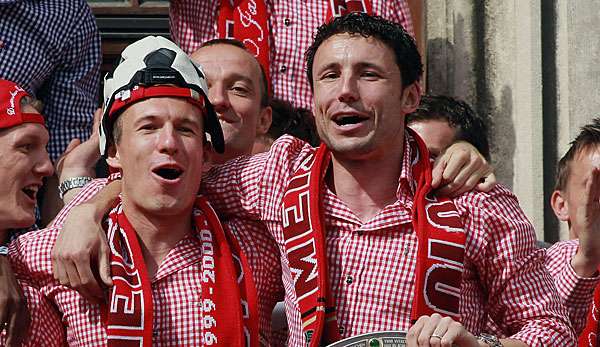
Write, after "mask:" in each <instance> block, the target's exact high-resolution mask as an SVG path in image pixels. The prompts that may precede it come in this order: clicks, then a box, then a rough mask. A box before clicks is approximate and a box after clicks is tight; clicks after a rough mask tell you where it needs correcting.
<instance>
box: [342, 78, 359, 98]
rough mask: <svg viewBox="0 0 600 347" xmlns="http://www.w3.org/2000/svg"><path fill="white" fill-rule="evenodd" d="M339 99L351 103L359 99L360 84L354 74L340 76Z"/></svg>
mask: <svg viewBox="0 0 600 347" xmlns="http://www.w3.org/2000/svg"><path fill="white" fill-rule="evenodd" d="M339 88H340V89H339V94H338V100H339V101H341V102H343V103H346V104H350V103H352V102H354V101H356V100H358V98H359V96H358V85H357V81H356V79H355V78H353V77H352V76H342V77H340V86H339Z"/></svg>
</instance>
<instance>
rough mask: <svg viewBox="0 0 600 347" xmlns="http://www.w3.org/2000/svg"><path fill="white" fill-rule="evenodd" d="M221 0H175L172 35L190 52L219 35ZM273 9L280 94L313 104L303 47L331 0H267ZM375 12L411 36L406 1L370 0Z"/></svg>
mask: <svg viewBox="0 0 600 347" xmlns="http://www.w3.org/2000/svg"><path fill="white" fill-rule="evenodd" d="M219 3H220V1H206V0H171V5H170V10H169V11H170V19H171V37H172V38H173V40H174V41H175V42H177V43H178V44H179V46H180V47H181V48H182V49H183V50H184V51H185V52H187V53H192V52H194V51H196V50H197V49H198V48H200V45H201V44H202V43H203V42H205V41H208V40H211V39H215V38H217V37H218V34H217V19H218V18H219ZM265 3H266V5H267V11H268V12H269V17H268V21H269V28H270V31H269V42H270V50H271V54H270V56H271V58H270V64H271V67H270V74H271V81H272V83H273V94H274V96H275V97H276V98H280V99H283V100H287V101H290V102H292V104H293V105H294V106H296V107H303V108H306V109H309V110H310V109H312V93H311V91H310V87H309V85H308V82H307V79H306V72H305V71H306V65H305V62H304V52H305V51H306V49H307V48H308V46H309V45H310V44H311V43H312V40H313V35H314V33H315V31H316V29H317V28H318V27H319V26H320V25H321V24H323V23H324V22H325V17H326V16H327V9H328V6H329V1H326V0H302V1H298V0H271V1H269V0H266V1H265ZM371 3H372V4H373V13H374V14H376V15H380V16H382V17H384V18H387V19H389V20H391V21H394V22H397V23H400V24H402V26H404V28H405V29H406V30H407V31H408V32H409V33H410V34H411V35H412V34H413V26H412V22H411V18H410V10H409V8H408V4H407V2H406V0H386V1H384V0H371Z"/></svg>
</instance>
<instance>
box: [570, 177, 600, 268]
mask: <svg viewBox="0 0 600 347" xmlns="http://www.w3.org/2000/svg"><path fill="white" fill-rule="evenodd" d="M584 183H585V189H584V190H583V195H582V196H581V197H580V199H581V202H582V203H581V205H579V206H578V207H577V209H575V208H576V206H570V209H571V211H572V212H574V213H572V214H571V215H570V216H571V219H570V221H571V230H572V232H573V233H574V234H575V235H578V236H579V248H578V250H577V253H576V254H575V256H573V259H572V260H571V265H572V266H573V269H574V270H575V271H576V272H577V273H578V274H579V275H580V276H585V277H591V276H593V275H594V274H595V273H596V272H597V269H598V266H599V265H600V168H598V167H592V168H591V170H590V172H589V173H588V175H587V176H586V177H585V179H584Z"/></svg>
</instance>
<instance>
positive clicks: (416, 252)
mask: <svg viewBox="0 0 600 347" xmlns="http://www.w3.org/2000/svg"><path fill="white" fill-rule="evenodd" d="M307 61H308V70H307V71H308V74H309V82H310V83H311V85H312V88H313V92H314V105H315V107H314V111H315V120H316V125H317V130H318V132H319V136H320V138H321V140H322V141H323V142H324V145H322V146H321V147H320V148H319V149H318V150H317V149H314V148H312V147H310V146H308V145H306V144H304V143H302V142H300V141H298V140H295V139H292V138H289V137H283V138H282V139H280V140H278V141H276V142H275V144H274V145H273V147H272V148H271V151H270V152H269V153H268V154H267V155H265V156H262V157H258V158H259V160H256V159H255V161H251V160H238V161H236V162H234V163H228V164H226V165H224V166H222V167H217V168H215V169H214V170H213V171H212V172H211V173H209V176H208V177H207V178H205V179H204V180H203V188H204V189H205V191H206V192H207V194H209V196H211V198H214V199H215V206H216V208H217V209H218V210H219V211H221V213H224V214H225V216H227V215H242V216H243V215H246V216H248V218H260V219H261V220H263V221H264V222H265V224H266V225H267V226H268V227H269V229H270V230H271V232H272V233H273V235H274V237H275V239H276V241H277V242H278V245H279V247H280V249H281V250H282V252H283V254H285V257H284V260H283V261H284V263H283V265H284V282H285V283H287V285H286V289H287V290H286V308H287V314H288V323H289V327H290V334H291V335H290V341H289V342H290V344H292V345H303V344H305V343H310V344H311V345H317V344H319V343H322V342H323V341H331V340H335V339H337V338H339V337H340V336H342V337H346V336H352V335H356V334H360V333H364V332H369V331H373V330H387V329H401V330H408V329H409V327H410V321H411V318H413V319H417V318H419V320H418V321H417V323H416V325H415V326H413V327H412V328H411V331H410V332H409V343H416V342H417V341H418V343H419V344H423V345H428V344H432V345H439V344H440V343H441V344H450V343H455V344H457V345H465V346H472V345H477V343H478V342H477V341H476V339H475V337H474V336H473V333H474V334H479V333H481V332H483V329H484V328H485V322H486V317H488V316H490V317H492V318H493V319H495V320H496V321H497V322H498V323H499V325H500V326H501V328H502V332H503V334H504V336H506V337H510V338H507V339H503V340H502V343H503V344H504V345H506V346H511V345H513V346H522V345H525V344H528V345H550V344H561V345H570V344H571V343H572V341H573V333H572V331H571V329H570V327H569V325H568V324H569V323H568V319H567V317H566V313H565V311H564V308H563V307H562V306H561V304H560V302H558V300H557V299H556V297H555V295H552V292H553V291H554V289H553V287H552V286H551V279H550V277H549V275H548V273H547V272H546V271H545V269H544V266H543V258H544V257H543V251H536V248H535V244H534V242H533V241H534V233H533V230H532V226H531V224H529V222H527V220H526V218H525V216H524V214H523V213H522V211H521V210H520V208H519V207H518V204H517V202H516V199H515V198H514V196H513V195H512V193H510V192H509V191H508V190H506V189H504V188H502V187H497V188H495V189H493V190H492V191H491V192H489V193H487V194H481V193H474V192H472V193H468V194H465V195H463V196H460V197H458V198H455V199H452V200H451V201H450V202H452V203H453V204H454V205H455V206H456V207H455V208H456V210H455V211H454V212H452V213H451V214H450V212H449V211H446V212H448V216H450V215H453V216H455V217H453V218H457V219H458V220H457V219H454V220H453V221H450V219H452V218H449V219H443V218H442V220H441V221H438V222H441V223H442V224H437V225H444V224H443V223H460V224H452V225H454V227H452V228H450V227H449V228H450V229H449V230H460V231H462V230H463V229H462V227H460V228H459V227H458V226H456V225H461V224H462V225H464V226H465V232H466V235H465V238H466V239H463V240H462V241H460V240H456V239H453V237H454V236H456V235H457V234H453V233H452V235H445V234H443V232H441V231H439V230H438V229H436V227H435V226H432V225H430V224H429V223H431V222H427V219H425V220H423V219H418V220H416V221H415V220H413V219H412V214H413V213H414V212H413V211H414V209H417V210H418V211H420V213H424V212H423V210H422V208H423V209H425V211H428V210H430V209H431V208H433V207H432V206H444V208H446V207H448V206H449V201H447V200H443V199H439V198H438V200H437V201H436V202H435V203H434V204H428V203H427V202H426V201H424V200H420V199H424V196H425V195H424V194H427V188H426V186H424V187H423V186H419V184H418V182H426V181H421V179H422V178H419V177H421V176H420V175H422V174H423V172H427V171H428V169H424V170H425V171H420V168H421V165H422V164H419V163H424V164H423V165H425V164H426V163H428V161H427V160H424V159H421V161H416V160H417V159H418V158H423V156H424V155H425V153H427V152H426V150H425V149H424V148H423V146H422V144H419V142H418V141H417V140H416V139H415V138H413V137H412V136H411V135H410V134H408V135H406V136H404V119H403V118H404V116H405V115H406V114H408V113H411V112H412V111H414V110H415V109H416V107H417V105H418V103H419V99H420V95H419V88H418V87H417V85H416V83H417V80H418V79H419V77H420V74H421V63H420V57H419V54H418V52H417V50H416V47H415V46H414V42H413V41H412V39H410V37H409V36H408V35H407V34H406V32H405V31H403V30H402V29H401V28H400V27H399V26H397V25H395V24H392V23H389V22H387V21H384V20H382V19H380V18H374V17H370V16H366V15H360V14H351V15H348V16H345V17H342V18H339V19H335V20H333V21H332V22H330V23H328V24H326V25H324V26H323V27H321V28H320V29H319V31H318V32H317V35H316V37H315V42H314V43H313V45H312V46H311V48H310V49H309V50H308V53H307ZM417 153H420V155H417ZM415 158H417V159H415ZM415 181H416V182H417V185H416V186H415V185H414V182H415ZM232 182H233V184H232ZM417 216H418V215H417ZM421 218H424V217H421ZM411 221H412V223H411ZM419 221H420V222H419ZM307 223H308V224H307ZM436 223H437V222H436ZM434 224H435V223H434ZM309 226H310V228H309ZM453 228H456V229H453ZM427 230H429V231H431V230H437V231H435V232H434V233H433V235H429V237H427ZM437 232H440V233H442V234H443V235H442V234H439V235H438V234H436V233H437ZM435 235H438V236H437V237H434V236H435ZM444 235H445V236H444ZM446 237H447V238H449V239H452V240H453V241H452V243H453V244H457V245H460V244H461V242H462V244H463V246H456V247H458V248H461V247H464V248H463V249H464V259H461V260H460V261H459V262H456V260H452V261H450V263H452V264H461V268H462V270H460V271H459V275H458V276H456V275H452V276H451V279H446V280H444V281H442V282H441V283H438V284H440V285H442V286H444V287H445V288H447V290H444V291H443V292H444V293H446V294H443V293H441V292H436V291H435V290H434V291H433V292H428V293H429V294H430V295H431V296H428V298H429V299H424V298H423V297H422V295H421V294H419V293H422V292H421V291H420V288H429V287H428V283H429V282H428V280H427V277H422V276H423V274H424V273H426V271H428V270H426V269H428V267H429V269H430V270H431V271H434V269H436V268H438V267H440V266H448V265H443V264H445V263H444V262H445V261H443V260H441V263H436V261H438V260H439V259H438V260H435V261H433V260H432V261H433V263H427V261H425V259H427V256H426V255H425V256H424V258H422V257H423V254H427V251H426V249H425V250H424V253H423V252H422V251H421V250H420V249H419V248H418V247H417V240H418V241H419V242H418V244H428V243H427V241H428V240H429V241H435V240H436V239H437V238H439V242H440V244H448V242H450V241H449V239H446ZM429 245H431V243H429ZM432 247H433V246H432ZM453 247H454V246H453ZM417 259H419V260H417ZM427 264H430V265H427ZM463 264H464V265H463ZM453 266H456V265H453ZM463 266H464V267H463ZM442 278H443V276H442ZM460 278H462V284H461V283H460ZM452 279H454V280H455V279H458V280H459V283H458V285H459V287H460V289H458V290H459V292H460V295H457V293H455V292H454V290H453V289H452V288H453V287H452V286H453V285H449V283H450V282H452ZM415 280H416V281H417V282H416V284H415ZM446 281H450V282H446ZM455 285H457V283H454V286H455ZM433 288H438V287H437V284H436V286H434V287H433ZM484 288H485V289H484ZM448 293H455V294H450V295H448ZM525 293H526V294H525ZM455 295H456V296H455ZM440 297H443V298H446V299H444V300H441V301H440V300H439V299H440ZM452 298H453V299H452ZM428 300H429V301H428ZM456 300H459V301H460V305H457V306H454V309H458V308H460V311H459V312H455V313H454V314H456V315H458V317H460V320H461V323H462V325H460V324H458V325H457V324H456V323H451V322H452V320H451V319H450V320H448V319H447V318H442V317H441V316H440V314H439V313H433V312H444V311H445V312H446V313H447V312H450V311H449V310H450V309H449V308H447V309H442V310H440V311H436V310H435V309H434V308H432V307H431V306H429V304H428V302H429V303H430V304H431V303H433V302H444V301H445V302H447V303H448V302H456ZM411 310H412V311H413V313H412V315H411ZM421 312H432V313H430V314H426V315H424V316H420V315H419V313H421ZM454 317H456V316H454ZM481 339H482V341H483V340H486V341H492V342H489V343H495V342H494V341H496V342H497V341H498V340H497V339H494V338H493V337H490V336H482V337H481ZM485 343H487V342H485ZM485 343H484V342H479V345H481V346H484V345H485Z"/></svg>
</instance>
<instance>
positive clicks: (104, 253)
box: [98, 233, 113, 287]
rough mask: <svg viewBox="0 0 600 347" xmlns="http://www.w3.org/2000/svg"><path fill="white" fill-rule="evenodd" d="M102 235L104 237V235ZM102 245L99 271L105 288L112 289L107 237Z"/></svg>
mask: <svg viewBox="0 0 600 347" xmlns="http://www.w3.org/2000/svg"><path fill="white" fill-rule="evenodd" d="M101 234H102V235H104V233H101ZM100 244H101V246H100V251H99V252H98V260H99V264H98V266H99V267H98V271H99V272H100V279H101V280H102V283H104V285H105V286H107V287H112V285H113V282H112V278H111V277H110V253H109V252H110V251H109V249H108V246H107V244H108V241H107V240H106V236H105V238H104V240H103V241H102V242H101V243H100Z"/></svg>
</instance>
